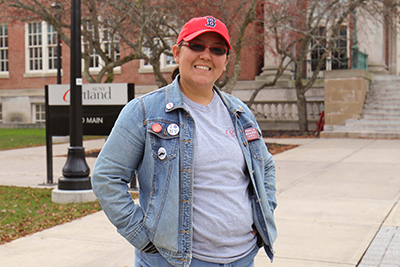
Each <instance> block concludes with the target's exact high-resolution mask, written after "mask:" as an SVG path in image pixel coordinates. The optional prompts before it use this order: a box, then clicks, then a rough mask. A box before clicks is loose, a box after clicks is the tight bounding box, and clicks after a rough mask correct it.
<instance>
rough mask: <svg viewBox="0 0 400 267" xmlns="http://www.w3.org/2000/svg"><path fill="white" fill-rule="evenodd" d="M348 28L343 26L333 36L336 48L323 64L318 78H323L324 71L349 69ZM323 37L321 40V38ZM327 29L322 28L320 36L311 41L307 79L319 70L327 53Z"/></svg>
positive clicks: (332, 39)
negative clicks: (321, 60)
mask: <svg viewBox="0 0 400 267" xmlns="http://www.w3.org/2000/svg"><path fill="white" fill-rule="evenodd" d="M347 34H348V32H347V26H342V27H340V28H339V29H338V31H337V32H335V33H334V34H332V37H331V39H330V40H331V41H333V42H334V44H335V46H334V47H335V48H334V49H333V50H332V51H331V52H330V53H329V54H328V57H327V59H326V61H325V62H324V63H323V65H322V68H321V72H319V73H318V77H319V78H322V76H323V72H322V71H324V70H339V69H348V68H349V66H348V61H349V58H348V52H349V49H348V46H349V41H348V37H347ZM319 36H321V38H319ZM325 36H326V28H325V27H320V28H319V32H318V36H316V38H315V39H314V40H312V41H311V52H310V54H309V57H308V59H309V60H308V62H307V78H310V77H311V76H312V75H313V73H314V71H315V70H316V68H317V65H318V63H319V60H320V59H321V57H322V56H323V55H324V54H325V53H327V49H326V43H327V41H329V40H326V39H327V38H326V37H325Z"/></svg>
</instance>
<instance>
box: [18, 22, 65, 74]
mask: <svg viewBox="0 0 400 267" xmlns="http://www.w3.org/2000/svg"><path fill="white" fill-rule="evenodd" d="M33 23H37V24H38V25H40V27H41V32H40V33H39V34H37V36H38V37H39V36H40V39H41V43H39V44H37V45H32V46H30V42H29V39H30V38H29V37H30V35H31V36H32V37H33V35H34V34H30V33H29V25H30V24H33ZM49 34H50V35H51V39H52V40H55V42H54V41H53V42H52V43H51V44H48V38H49ZM31 48H37V49H40V51H41V60H42V65H41V69H36V70H31V68H30V66H31V58H30V49H31ZM50 49H52V50H53V53H57V32H56V31H54V30H53V27H51V25H49V24H48V23H47V22H45V21H41V22H30V23H26V24H25V74H24V77H43V76H46V77H47V76H49V77H50V76H51V77H52V76H56V75H57V66H55V65H54V66H53V68H50V66H49V59H50V54H49V52H50ZM51 58H52V59H53V60H55V59H56V56H54V54H53V56H52V57H51Z"/></svg>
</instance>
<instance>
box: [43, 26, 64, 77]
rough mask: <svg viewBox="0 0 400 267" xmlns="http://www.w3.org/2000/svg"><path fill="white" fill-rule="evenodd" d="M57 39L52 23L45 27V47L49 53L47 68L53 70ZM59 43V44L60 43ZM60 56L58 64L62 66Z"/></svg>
mask: <svg viewBox="0 0 400 267" xmlns="http://www.w3.org/2000/svg"><path fill="white" fill-rule="evenodd" d="M57 41H58V34H57V32H56V31H55V30H54V28H53V26H52V25H49V27H47V47H48V53H49V59H48V60H49V69H51V70H54V69H57V63H58V61H57ZM60 45H61V44H60ZM61 59H62V58H61V57H60V65H61V66H62V63H61V62H62V61H61Z"/></svg>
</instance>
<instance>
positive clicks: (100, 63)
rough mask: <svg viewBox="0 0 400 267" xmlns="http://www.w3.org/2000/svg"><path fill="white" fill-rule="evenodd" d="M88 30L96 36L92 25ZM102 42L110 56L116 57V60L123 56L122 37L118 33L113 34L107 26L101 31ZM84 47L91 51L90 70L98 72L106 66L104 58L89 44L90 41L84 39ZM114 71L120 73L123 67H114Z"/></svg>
mask: <svg viewBox="0 0 400 267" xmlns="http://www.w3.org/2000/svg"><path fill="white" fill-rule="evenodd" d="M88 31H89V32H90V33H91V35H92V36H94V29H93V26H92V25H89V26H88ZM100 42H101V48H102V49H103V51H104V52H105V53H106V55H107V56H108V57H112V56H113V57H114V61H118V60H119V59H120V57H121V47H120V38H119V36H118V35H117V34H114V35H112V34H111V33H110V31H109V30H108V29H106V28H103V29H102V30H101V31H100ZM83 49H84V51H90V52H89V54H90V69H89V70H90V72H91V73H93V74H96V72H99V71H100V70H101V68H103V67H104V66H105V62H104V60H102V58H101V57H100V55H99V54H98V53H97V52H96V50H95V49H94V48H92V47H91V46H90V44H89V41H87V40H84V41H83ZM114 71H116V72H117V73H118V71H119V72H120V71H121V67H116V68H114Z"/></svg>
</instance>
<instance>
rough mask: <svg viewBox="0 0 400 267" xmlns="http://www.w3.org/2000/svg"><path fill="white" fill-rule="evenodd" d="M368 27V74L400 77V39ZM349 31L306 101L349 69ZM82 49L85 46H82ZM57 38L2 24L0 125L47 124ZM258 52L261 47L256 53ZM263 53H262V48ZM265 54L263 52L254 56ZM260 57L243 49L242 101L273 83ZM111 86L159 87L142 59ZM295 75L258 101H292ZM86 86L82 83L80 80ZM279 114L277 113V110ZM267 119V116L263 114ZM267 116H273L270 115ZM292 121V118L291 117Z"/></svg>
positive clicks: (168, 63)
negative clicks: (334, 73)
mask: <svg viewBox="0 0 400 267" xmlns="http://www.w3.org/2000/svg"><path fill="white" fill-rule="evenodd" d="M359 23H363V24H368V25H369V28H370V29H371V31H368V32H367V31H360V32H358V33H357V36H358V38H357V39H358V47H359V49H360V51H363V52H365V53H366V54H368V71H369V72H370V73H372V74H385V75H398V74H399V73H400V64H399V63H398V62H400V48H399V45H400V40H399V38H398V36H397V34H396V31H395V30H388V29H385V28H384V27H383V26H382V25H380V24H377V23H374V21H373V20H372V19H371V20H366V21H359ZM351 34H352V31H351V29H350V26H349V25H344V26H343V27H342V28H341V29H340V31H339V32H338V36H340V39H338V40H339V41H338V43H337V46H338V49H337V51H336V53H337V54H335V55H333V56H332V58H335V60H333V59H331V58H328V60H327V62H326V65H325V66H324V68H323V70H322V71H321V74H320V75H319V76H320V78H321V79H320V80H318V81H317V82H316V83H315V85H314V87H313V88H312V89H310V90H309V91H308V92H307V94H306V96H307V99H309V100H319V101H323V99H324V80H323V71H330V70H338V69H350V68H351V61H350V59H351V57H352V46H353V42H352V36H351ZM61 46H62V56H61V59H62V60H61V61H62V64H61V66H62V67H61V73H62V78H61V82H62V83H63V84H68V83H69V82H70V81H69V80H70V76H69V72H70V63H69V62H70V58H69V57H70V50H69V47H68V46H67V45H65V44H62V45H61ZM83 46H84V43H83ZM56 47H57V34H56V32H55V31H54V29H53V28H52V27H51V26H50V25H48V24H47V23H46V22H41V21H37V22H30V23H21V22H20V23H17V22H13V23H2V24H0V124H2V125H3V126H4V125H10V124H43V123H44V121H45V112H44V109H45V106H44V103H45V99H44V87H45V85H48V84H56V83H57V52H56ZM260 49H262V47H261V48H260ZM264 50H266V49H264ZM258 52H261V54H262V53H264V52H263V51H258ZM320 53H321V52H320V50H319V47H318V46H316V47H315V48H314V49H313V51H311V53H309V55H308V56H307V57H308V60H307V63H306V64H307V66H305V68H304V69H305V72H304V75H303V76H304V78H305V79H307V78H308V77H310V76H311V75H312V73H313V71H314V69H315V66H314V65H313V62H314V61H315V60H317V59H318V57H319V56H320ZM259 54H260V53H255V52H254V51H251V50H250V49H242V63H241V64H242V72H241V75H240V77H239V81H238V82H237V84H236V87H235V88H234V90H233V94H234V95H236V96H238V97H239V98H241V99H242V100H244V101H247V100H249V99H250V96H251V94H252V92H253V91H254V89H255V88H257V87H259V86H260V85H261V84H263V83H264V82H265V81H268V80H269V79H271V77H272V76H273V75H274V74H275V73H276V70H277V68H278V65H277V63H276V60H275V59H274V58H273V57H272V56H271V55H270V54H268V53H264V58H260V56H259ZM92 57H93V58H92V64H91V68H90V71H91V73H93V74H96V72H98V71H99V65H101V64H102V62H101V60H100V59H99V58H97V57H96V55H95V54H93V55H92ZM161 61H162V62H160V65H161V69H162V72H163V74H164V76H165V77H166V79H167V80H168V81H171V78H170V75H171V72H172V70H173V69H174V67H175V66H176V64H175V62H174V61H173V59H172V58H171V57H168V56H166V55H163V57H162V58H161ZM114 73H115V77H114V82H115V83H134V84H135V92H136V95H141V94H144V93H146V92H149V91H151V90H154V89H156V88H157V86H156V82H155V77H154V74H153V71H152V67H151V65H149V64H148V63H146V61H145V60H133V61H130V62H129V63H126V64H124V65H122V66H121V67H118V68H115V69H114ZM292 79H293V72H292V71H291V70H290V68H289V69H288V70H287V71H286V72H285V73H284V75H282V77H281V78H280V80H279V81H280V82H279V83H277V85H276V86H274V87H271V88H266V89H264V90H262V92H260V93H259V94H258V97H257V99H258V100H264V101H294V100H295V99H296V93H295V89H294V85H293V83H292V82H291V81H292ZM84 82H86V81H84ZM276 112H277V111H276ZM264 117H266V115H264ZM270 117H271V116H270ZM292 117H293V116H292Z"/></svg>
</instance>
